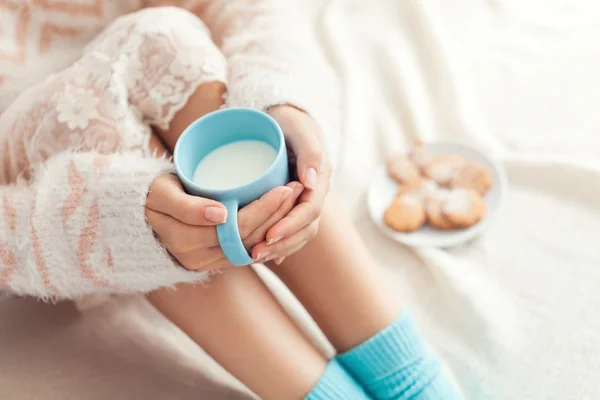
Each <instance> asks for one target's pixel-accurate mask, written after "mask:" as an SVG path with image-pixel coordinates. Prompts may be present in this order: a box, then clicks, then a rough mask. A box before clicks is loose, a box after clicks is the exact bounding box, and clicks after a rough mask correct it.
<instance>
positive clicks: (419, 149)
mask: <svg viewBox="0 0 600 400" xmlns="http://www.w3.org/2000/svg"><path fill="white" fill-rule="evenodd" d="M408 158H410V160H411V161H412V162H413V163H415V165H416V166H417V167H418V168H419V169H423V168H425V166H427V165H428V164H430V163H431V162H432V161H433V157H432V156H431V154H429V152H428V151H427V149H426V148H425V145H424V144H423V142H421V141H419V142H418V143H417V145H416V146H415V147H414V148H413V149H412V150H411V151H410V153H409V154H408Z"/></svg>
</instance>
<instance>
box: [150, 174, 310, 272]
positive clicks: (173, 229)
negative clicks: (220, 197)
mask: <svg viewBox="0 0 600 400" xmlns="http://www.w3.org/2000/svg"><path fill="white" fill-rule="evenodd" d="M303 189H304V187H303V186H302V184H300V183H299V182H291V183H289V184H287V185H286V186H279V187H276V188H275V189H272V190H271V191H269V192H267V193H266V194H264V195H263V196H262V197H261V198H260V199H258V200H256V201H254V202H252V203H250V204H248V205H247V206H245V207H244V208H242V209H240V211H239V213H238V226H239V230H240V235H241V237H242V241H243V242H244V246H245V247H246V249H251V248H252V247H253V246H255V245H256V244H258V243H260V242H262V241H264V240H265V238H266V234H267V231H268V230H269V229H270V228H271V227H272V226H273V225H275V224H276V223H277V222H279V221H280V220H281V219H282V218H283V217H285V216H286V215H287V213H288V212H289V211H290V210H291V209H292V208H293V206H294V204H295V202H296V199H297V198H298V196H300V194H301V193H302V190H303ZM226 217H227V210H226V208H225V206H224V205H222V204H221V203H219V202H218V201H215V200H210V199H205V198H202V197H196V196H190V195H188V194H187V193H185V191H184V190H183V188H182V186H181V183H180V182H179V179H177V177H176V176H174V175H172V174H163V175H160V176H159V177H158V178H156V179H155V180H154V182H153V183H152V185H151V186H150V190H149V191H148V201H147V203H146V218H147V219H148V222H149V223H150V225H151V226H152V229H153V230H154V232H155V233H156V235H157V236H158V239H159V240H160V241H161V242H162V243H163V245H164V246H165V247H166V249H167V250H168V251H169V253H171V255H172V256H173V257H175V258H176V259H177V260H178V261H179V262H180V263H181V264H182V265H183V266H184V267H186V268H187V269H190V270H197V271H209V270H215V269H222V268H226V267H231V266H232V264H231V263H229V261H227V258H226V257H225V254H223V251H222V250H221V247H220V246H219V240H218V238H217V230H216V228H215V226H216V225H219V224H220V223H222V222H224V221H225V219H226ZM258 258H260V255H259V257H258ZM258 258H257V259H258Z"/></svg>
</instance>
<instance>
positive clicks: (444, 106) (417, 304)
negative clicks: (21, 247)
mask: <svg viewBox="0 0 600 400" xmlns="http://www.w3.org/2000/svg"><path fill="white" fill-rule="evenodd" d="M82 3H83V2H82ZM86 3H91V1H86ZM111 3H113V4H121V2H116V1H115V2H111ZM301 4H302V5H303V6H304V7H305V8H307V9H309V11H310V12H313V15H312V24H313V28H314V30H315V31H316V32H317V33H318V35H319V42H320V44H321V48H322V49H323V51H324V52H325V53H326V55H327V56H328V57H329V58H330V60H331V62H332V65H333V66H334V67H335V70H336V73H337V75H338V76H339V77H340V79H341V81H342V89H343V92H344V104H343V108H342V110H343V114H342V115H343V127H344V130H343V136H342V139H343V141H342V143H341V145H340V147H338V148H339V153H340V154H339V160H340V162H339V163H338V164H337V172H336V179H335V180H334V187H333V190H334V191H335V192H336V193H337V194H338V196H339V197H340V198H341V200H342V201H343V204H344V206H346V208H348V209H349V210H350V212H351V214H352V216H353V217H354V218H355V221H356V224H357V226H358V227H359V230H360V232H361V234H362V236H363V238H364V239H365V241H366V242H367V244H368V245H369V247H370V249H371V250H372V251H373V253H374V255H375V256H376V258H377V261H378V262H379V263H380V264H381V265H383V266H385V267H386V270H387V272H388V279H389V282H390V284H391V285H392V286H393V287H394V289H395V291H396V293H397V294H398V297H399V298H400V299H401V301H402V303H403V304H405V305H406V306H407V308H408V309H410V310H411V312H412V313H413V315H414V317H415V320H416V321H417V322H418V326H419V328H420V330H421V331H422V332H423V334H424V335H425V337H426V338H427V339H428V342H429V343H430V344H431V345H432V346H433V347H434V348H435V350H436V352H438V353H439V354H440V355H441V356H442V357H443V359H444V362H445V364H447V366H448V367H449V368H450V369H451V371H452V372H453V374H454V375H455V377H456V379H457V381H458V382H459V383H460V386H461V388H462V389H463V391H464V392H465V397H466V398H467V399H469V400H530V399H533V400H538V399H543V400H565V399H577V400H596V399H597V397H598V393H599V392H600V381H599V380H598V373H597V371H598V368H597V360H598V358H599V357H600V345H599V343H598V340H597V332H599V331H600V318H598V315H597V310H598V309H599V306H600V292H599V291H598V290H597V288H598V287H599V285H600V270H599V269H598V267H597V266H598V265H600V253H599V252H598V251H597V250H596V249H597V246H596V244H597V238H598V237H600V209H599V207H600V198H599V195H600V193H599V192H598V190H597V188H598V185H599V184H600V180H599V177H600V166H599V165H598V162H599V158H598V154H600V137H599V136H598V134H597V133H598V132H597V127H598V126H600V113H599V112H598V107H597V98H598V93H600V87H599V86H598V85H599V83H600V80H598V79H597V77H598V71H600V55H599V53H598V43H597V38H598V37H600V24H598V23H597V21H598V16H599V15H600V2H598V1H596V0H577V1H570V0H563V1H541V0H532V1H515V0H494V1H475V0H456V1H439V0H421V1H418V2H417V1H397V0H374V1H369V2H361V1H331V0H305V1H302V2H301ZM0 18H1V16H0ZM3 21H4V20H3ZM88 21H89V20H88V19H85V20H84V21H83V22H82V23H81V24H80V26H82V25H85V23H87V22H88ZM0 25H2V27H3V31H2V32H3V33H4V32H8V29H9V28H8V26H6V25H4V24H0ZM4 38H5V36H3V39H4ZM58 39H59V38H56V39H55V40H58ZM5 65H6V63H5V62H4V61H0V69H1V68H3V67H4V66H5ZM42 67H44V68H45V66H44V65H42ZM413 137H420V138H423V139H425V140H465V141H467V142H468V143H471V144H475V145H477V146H480V147H484V148H489V147H487V146H488V145H491V146H492V147H493V148H494V149H497V150H499V155H500V156H501V161H502V162H503V164H504V165H505V166H506V167H507V169H508V177H509V181H510V190H509V193H508V196H507V197H506V199H505V200H504V201H503V206H502V210H501V213H500V214H499V215H498V217H497V218H496V220H495V222H494V224H493V226H492V228H491V230H490V231H489V232H487V233H486V234H485V235H484V236H483V237H481V238H480V239H479V240H476V241H474V242H472V243H468V244H465V245H463V246H459V247H457V248H454V249H444V250H437V249H418V250H417V251H408V250H407V249H406V248H404V247H403V246H401V245H398V244H397V243H395V242H393V241H391V240H389V239H387V238H386V237H385V236H384V235H382V234H381V233H380V232H379V231H378V229H377V228H376V227H375V226H374V225H373V223H372V222H371V221H370V219H369V217H368V214H367V212H366V208H365V206H364V193H365V191H366V190H367V188H368V185H369V183H370V177H371V175H372V173H373V171H374V169H375V168H377V167H378V166H379V165H380V163H381V162H382V160H384V159H385V156H386V155H387V154H388V151H393V150H395V149H398V148H400V149H401V148H403V145H404V144H405V143H407V142H408V141H409V139H411V138H413ZM494 152H495V150H494ZM357 160H360V161H358V162H357ZM264 272H265V273H267V272H268V271H264ZM266 276H267V277H268V279H267V280H268V282H269V283H270V284H273V285H272V286H273V287H274V289H275V292H276V294H277V295H278V296H280V297H282V299H283V302H284V304H285V306H286V307H287V308H288V309H291V310H293V311H294V312H295V313H296V314H299V312H300V309H299V307H298V306H297V303H296V302H294V299H293V298H292V297H291V296H290V295H289V293H288V292H287V291H286V290H285V288H284V287H282V286H281V284H280V283H279V282H278V281H276V280H275V279H274V278H273V277H272V276H271V274H266ZM0 307H1V308H0V313H1V318H0V320H2V321H4V322H5V323H4V324H2V325H0V354H2V360H1V361H0V368H2V373H1V374H0V387H2V395H3V397H5V398H7V399H23V398H43V399H44V400H81V399H86V400H101V399H102V400H103V399H107V398H113V397H118V396H120V397H123V398H129V399H138V398H139V399H141V398H143V399H149V400H162V399H164V398H167V397H169V396H171V397H172V398H175V399H177V400H197V399H198V398H202V399H222V398H223V399H225V398H226V399H236V400H238V399H243V400H247V399H254V397H252V395H251V394H248V393H247V392H242V391H241V390H242V389H240V385H239V383H237V382H235V381H234V380H233V379H232V378H231V377H230V376H228V375H227V374H226V373H224V372H223V371H222V370H221V369H220V368H219V367H218V366H216V365H215V363H214V362H213V361H211V360H210V359H209V358H208V357H207V356H206V355H205V354H203V353H202V351H201V350H200V349H199V348H198V346H196V345H195V344H194V343H192V342H191V341H190V340H189V339H187V338H186V337H185V335H183V334H182V333H181V332H180V331H178V330H177V329H176V328H174V327H173V326H172V325H171V324H170V323H169V322H168V321H166V320H165V319H164V318H162V317H161V316H160V315H158V314H157V313H156V311H155V310H153V309H152V308H151V307H150V306H148V305H147V304H146V303H145V301H143V300H142V299H135V300H134V299H132V300H131V301H129V302H117V301H111V302H108V303H106V304H105V305H104V306H103V307H100V308H98V309H96V310H94V311H92V312H89V313H86V314H84V315H78V314H77V312H76V311H75V310H73V309H72V308H71V307H70V306H69V305H68V304H62V305H60V306H59V307H52V306H50V305H44V304H40V303H37V302H35V301H33V300H18V299H14V300H11V301H10V302H6V303H4V304H1V305H0ZM302 326H310V327H311V328H312V323H311V321H310V320H308V319H306V318H304V319H302ZM311 333H312V334H314V333H315V331H314V330H312V329H311ZM313 336H314V335H313ZM318 337H319V338H320V336H318ZM15 338H18V340H16V339H15ZM48 343H52V344H53V345H52V346H48V345H47V344H48ZM319 343H320V344H324V342H323V341H322V340H320V341H319ZM32 359H35V362H30V360H32ZM182 377H183V378H182ZM106 382H110V383H111V385H106ZM199 393H200V394H199Z"/></svg>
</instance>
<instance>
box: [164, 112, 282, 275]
mask: <svg viewBox="0 0 600 400" xmlns="http://www.w3.org/2000/svg"><path fill="white" fill-rule="evenodd" d="M239 140H259V141H262V142H265V143H267V144H269V145H271V146H272V147H273V148H274V149H275V150H277V157H276V158H275V161H273V164H271V166H270V167H269V168H268V169H267V170H266V171H265V172H264V173H263V174H262V175H261V176H259V177H258V178H256V179H255V180H253V181H252V182H250V183H248V184H246V185H243V186H239V187H235V188H233V189H226V190H215V189H208V188H204V187H201V186H199V185H197V184H195V183H194V182H193V176H194V171H195V170H196V167H197V166H198V163H199V162H200V160H202V159H203V158H204V157H206V155H207V154H208V153H210V152H211V151H213V150H215V149H216V148H218V147H221V146H223V145H226V144H229V143H232V142H236V141H239ZM173 158H174V161H175V169H176V170H177V175H179V179H180V180H181V182H182V184H183V186H184V188H185V190H186V191H187V192H188V193H189V194H192V195H195V196H201V197H206V198H210V199H213V200H217V201H219V202H221V203H223V204H224V205H225V207H227V221H225V223H223V224H221V225H218V226H217V235H218V236H219V243H220V244H221V248H222V249H223V252H224V253H225V256H226V257H227V259H228V260H229V262H231V263H232V264H234V265H238V266H241V265H248V264H250V263H251V262H252V258H251V257H250V256H249V255H248V252H247V251H246V249H245V248H244V245H243V243H242V239H241V237H240V233H239V230H238V220H237V214H238V210H239V208H241V207H243V206H245V205H246V204H248V203H250V202H252V201H254V200H256V199H258V198H259V197H260V196H262V195H263V194H265V193H266V192H268V191H269V190H271V189H273V188H275V187H277V186H283V185H285V184H286V183H288V179H289V175H288V159H287V150H286V147H285V140H284V137H283V132H282V131H281V128H280V127H279V125H278V124H277V122H275V120H274V119H273V118H271V117H270V116H268V115H267V114H265V113H263V112H260V111H256V110H252V109H249V108H229V109H224V110H219V111H215V112H212V113H209V114H206V115H205V116H203V117H202V118H199V119H198V120H196V121H194V122H193V123H192V124H191V125H190V126H188V127H187V128H186V129H185V131H183V133H182V134H181V136H180V137H179V140H178V141H177V144H176V145H175V152H174V155H173Z"/></svg>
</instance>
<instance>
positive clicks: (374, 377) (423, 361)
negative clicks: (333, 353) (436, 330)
mask: <svg viewBox="0 0 600 400" xmlns="http://www.w3.org/2000/svg"><path fill="white" fill-rule="evenodd" d="M337 359H338V360H339V362H340V364H341V365H342V366H343V367H344V368H345V369H346V370H347V371H348V372H350V374H352V375H353V376H354V377H355V378H356V380H357V381H358V382H359V383H360V384H361V385H362V386H363V387H364V388H365V390H366V391H367V393H368V394H369V395H371V396H372V397H373V398H374V399H377V400H408V399H410V400H459V399H462V398H463V397H462V396H461V395H460V394H459V392H458V391H457V390H456V389H455V388H454V386H453V385H452V384H451V383H450V381H449V379H448V377H447V376H445V375H444V374H443V372H442V370H441V365H440V361H439V360H438V359H437V357H435V356H433V355H432V354H431V353H430V352H429V351H428V350H427V348H426V347H425V343H424V342H423V340H422V339H421V336H420V335H419V332H418V331H417V328H416V326H415V324H414V322H413V320H412V318H411V317H410V315H409V314H408V313H406V312H403V313H402V315H400V317H399V318H398V319H397V320H396V321H395V322H394V323H392V324H391V325H390V326H388V327H387V328H385V329H383V330H382V331H380V332H379V333H377V334H376V335H375V336H373V337H372V338H370V339H368V340H367V341H366V342H364V343H362V344H360V345H358V346H356V347H355V348H353V349H351V350H349V351H347V352H346V353H343V354H341V355H339V356H338V358H337Z"/></svg>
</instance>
